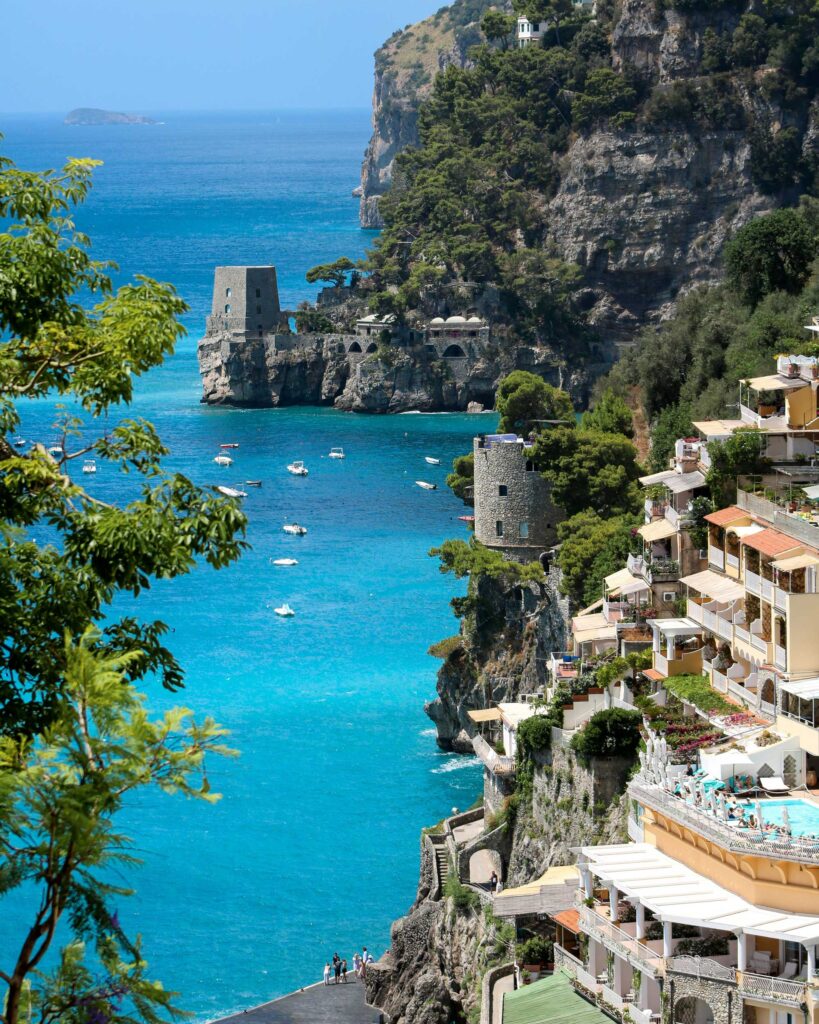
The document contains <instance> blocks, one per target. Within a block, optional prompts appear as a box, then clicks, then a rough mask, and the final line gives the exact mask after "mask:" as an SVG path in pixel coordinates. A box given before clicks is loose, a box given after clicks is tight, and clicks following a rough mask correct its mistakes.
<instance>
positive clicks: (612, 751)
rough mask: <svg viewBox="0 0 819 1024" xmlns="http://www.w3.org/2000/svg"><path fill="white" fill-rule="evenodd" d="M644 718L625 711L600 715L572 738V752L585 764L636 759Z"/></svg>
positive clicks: (593, 717) (634, 712)
mask: <svg viewBox="0 0 819 1024" xmlns="http://www.w3.org/2000/svg"><path fill="white" fill-rule="evenodd" d="M642 718H643V716H642V715H641V714H640V712H639V711H627V710H626V709H625V708H607V709H606V710H605V711H598V712H597V714H596V715H592V717H591V718H590V719H589V721H588V723H587V724H586V726H585V727H584V728H583V729H581V730H580V732H578V733H575V735H574V736H573V737H572V750H574V752H575V753H576V754H577V756H578V758H579V759H580V760H581V761H582V762H584V763H585V764H588V763H589V762H590V761H591V759H592V758H593V757H634V756H635V754H636V753H637V749H638V747H639V746H640V739H641V736H640V725H641V723H642Z"/></svg>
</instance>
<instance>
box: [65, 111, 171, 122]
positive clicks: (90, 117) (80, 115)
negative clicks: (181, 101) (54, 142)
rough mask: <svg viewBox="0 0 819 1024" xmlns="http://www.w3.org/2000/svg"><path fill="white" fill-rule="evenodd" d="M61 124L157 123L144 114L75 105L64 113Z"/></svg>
mask: <svg viewBox="0 0 819 1024" xmlns="http://www.w3.org/2000/svg"><path fill="white" fill-rule="evenodd" d="M63 124H72V125H100V124H159V122H158V121H154V120H153V118H151V117H145V115H144V114H121V113H118V112H117V111H115V110H98V109H97V108H96V107H77V108H76V110H72V111H70V112H69V113H68V114H66V115H65V121H64V122H63Z"/></svg>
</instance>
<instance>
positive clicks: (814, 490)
mask: <svg viewBox="0 0 819 1024" xmlns="http://www.w3.org/2000/svg"><path fill="white" fill-rule="evenodd" d="M802 490H803V491H804V492H805V494H806V495H807V496H808V497H809V498H810V500H811V501H816V500H817V499H819V484H813V486H812V487H803V488H802Z"/></svg>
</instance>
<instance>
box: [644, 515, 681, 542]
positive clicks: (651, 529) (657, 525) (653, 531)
mask: <svg viewBox="0 0 819 1024" xmlns="http://www.w3.org/2000/svg"><path fill="white" fill-rule="evenodd" d="M637 532H638V533H639V534H640V536H641V537H642V538H643V540H644V541H647V542H648V543H650V542H651V541H655V540H665V538H666V537H673V536H674V534H675V533H676V532H677V529H676V527H675V526H672V525H671V523H669V521H668V520H667V519H658V520H657V521H656V522H654V523H646V525H645V526H641V527H640V529H639V530H638V531H637Z"/></svg>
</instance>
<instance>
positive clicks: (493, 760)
mask: <svg viewBox="0 0 819 1024" xmlns="http://www.w3.org/2000/svg"><path fill="white" fill-rule="evenodd" d="M472 749H473V750H474V751H475V753H476V755H477V756H478V757H479V758H480V759H481V761H483V763H484V765H485V766H486V767H487V768H488V769H489V771H490V772H492V774H493V775H514V774H515V768H516V765H515V759H514V757H507V756H506V755H504V754H499V753H498V752H497V750H494V749H493V748H492V747H490V746H489V744H488V743H487V742H486V740H485V739H484V738H483V736H473V737H472Z"/></svg>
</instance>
